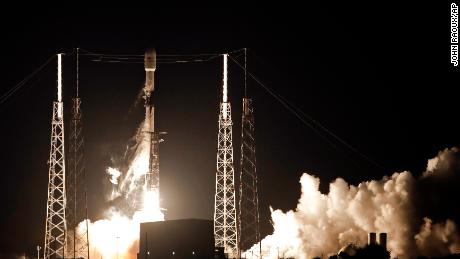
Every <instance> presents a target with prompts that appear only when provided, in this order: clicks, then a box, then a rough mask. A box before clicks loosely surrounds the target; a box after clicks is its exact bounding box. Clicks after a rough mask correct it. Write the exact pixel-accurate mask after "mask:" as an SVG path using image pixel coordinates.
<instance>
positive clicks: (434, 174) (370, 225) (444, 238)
mask: <svg viewBox="0 0 460 259" xmlns="http://www.w3.org/2000/svg"><path fill="white" fill-rule="evenodd" d="M459 164H460V152H459V149H458V148H452V149H446V150H443V151H441V152H439V154H438V156H436V157H435V158H433V159H430V160H429V161H428V166H427V170H426V172H425V173H423V175H422V177H420V178H419V179H415V178H414V177H413V176H412V174H411V173H410V172H407V171H406V172H401V173H394V174H393V175H391V176H385V177H383V178H382V179H380V180H373V181H366V182H362V183H360V184H359V185H358V186H353V185H349V184H348V183H347V182H345V180H343V179H341V178H338V179H336V180H335V181H334V182H332V183H331V184H330V185H329V193H328V194H322V193H321V192H320V191H319V178H317V177H315V176H313V175H311V174H307V173H304V174H303V175H302V177H301V178H300V183H301V188H302V195H301V197H300V199H299V202H298V204H297V208H296V209H295V210H290V211H287V212H283V211H281V210H273V209H271V211H272V223H273V228H274V231H273V234H272V235H269V236H267V237H266V238H265V239H264V240H263V241H262V253H263V255H264V258H267V257H268V258H277V256H278V253H279V254H280V255H283V256H284V257H295V258H312V257H314V256H321V255H332V254H336V253H337V252H338V251H339V250H340V248H341V247H343V246H345V245H348V244H349V243H354V244H356V245H358V246H364V245H365V244H366V242H367V233H369V232H386V233H388V249H389V251H390V252H391V256H392V257H396V256H397V257H399V258H409V257H413V256H416V255H420V254H423V255H428V256H441V255H446V254H450V253H460V236H459V234H458V232H457V230H456V224H455V221H454V220H452V219H449V217H453V218H456V219H457V220H458V215H459V214H460V213H457V211H458V208H456V207H458V206H457V205H454V204H452V197H450V199H448V197H447V196H445V195H452V193H455V189H454V186H458V184H460V181H459V180H458V179H459V177H458V176H459V174H460V166H459ZM440 179H442V180H443V181H445V185H444V186H443V187H444V188H447V189H444V190H443V191H442V192H441V194H439V190H438V189H437V188H436V186H435V185H437V184H439V183H440V182H441V181H440ZM430 188H431V189H430ZM449 188H450V189H449ZM435 189H436V190H437V192H438V195H437V196H434V197H437V199H439V200H443V201H444V202H446V203H448V204H449V206H446V208H445V209H446V210H444V212H443V213H437V214H436V215H437V221H438V222H436V223H434V224H433V222H432V221H431V220H430V219H429V218H425V219H423V218H424V217H428V216H430V213H427V211H433V209H432V208H436V207H439V204H437V203H435V202H436V201H437V200H435V202H432V201H431V202H430V200H427V198H426V195H427V194H430V193H431V192H428V193H427V191H433V192H434V190H435ZM457 222H458V221H457ZM258 253H259V249H258V244H256V245H254V246H253V247H252V248H251V249H250V250H249V251H246V252H245V255H246V256H247V257H248V258H251V255H254V258H259V255H258Z"/></svg>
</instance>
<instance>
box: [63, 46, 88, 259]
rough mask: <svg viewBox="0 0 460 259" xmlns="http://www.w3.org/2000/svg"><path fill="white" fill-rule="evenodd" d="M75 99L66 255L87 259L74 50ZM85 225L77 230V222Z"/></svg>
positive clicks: (68, 187) (71, 127)
mask: <svg viewBox="0 0 460 259" xmlns="http://www.w3.org/2000/svg"><path fill="white" fill-rule="evenodd" d="M76 57H77V66H76V70H77V71H76V72H77V78H76V97H75V98H72V110H71V115H72V118H71V120H70V137H69V153H68V169H69V170H68V172H69V173H68V175H67V178H66V181H67V182H66V188H67V215H66V217H67V218H66V219H67V229H68V232H67V241H68V242H67V251H68V252H67V254H68V256H71V257H72V258H89V240H88V239H89V237H88V221H87V219H88V207H87V197H86V173H85V165H84V160H83V159H84V156H83V148H84V138H83V127H82V126H83V125H82V122H83V121H82V113H81V99H80V97H79V88H78V87H79V86H78V81H79V80H78V75H79V73H78V72H79V71H78V49H77V56H76ZM83 221H84V223H83V224H82V225H80V227H78V224H79V223H80V222H83Z"/></svg>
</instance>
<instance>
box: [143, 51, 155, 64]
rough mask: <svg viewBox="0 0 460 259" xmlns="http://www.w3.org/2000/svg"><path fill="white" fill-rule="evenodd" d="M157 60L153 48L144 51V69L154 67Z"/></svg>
mask: <svg viewBox="0 0 460 259" xmlns="http://www.w3.org/2000/svg"><path fill="white" fill-rule="evenodd" d="M156 62H157V53H156V51H155V49H149V50H147V51H145V58H144V67H145V69H155V68H156Z"/></svg>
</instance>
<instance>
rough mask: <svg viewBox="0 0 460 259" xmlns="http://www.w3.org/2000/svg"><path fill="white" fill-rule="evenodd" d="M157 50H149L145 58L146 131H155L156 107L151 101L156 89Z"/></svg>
mask: <svg viewBox="0 0 460 259" xmlns="http://www.w3.org/2000/svg"><path fill="white" fill-rule="evenodd" d="M156 56H157V54H156V52H155V50H154V49H151V50H147V51H146V52H145V58H144V68H145V85H144V99H145V131H147V132H153V131H154V129H155V127H154V126H155V124H154V107H153V105H152V103H151V95H152V92H153V90H154V78H155V69H156V59H157V58H156Z"/></svg>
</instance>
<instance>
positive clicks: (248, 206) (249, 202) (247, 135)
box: [238, 98, 260, 251]
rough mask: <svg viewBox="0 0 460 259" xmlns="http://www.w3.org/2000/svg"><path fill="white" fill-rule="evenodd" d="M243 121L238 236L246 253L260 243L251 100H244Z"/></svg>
mask: <svg viewBox="0 0 460 259" xmlns="http://www.w3.org/2000/svg"><path fill="white" fill-rule="evenodd" d="M241 119H242V120H241V160H240V165H241V168H240V169H241V171H240V179H239V204H238V205H239V207H238V208H239V210H238V236H239V249H240V251H245V250H247V249H249V248H251V247H252V246H253V245H254V244H257V243H259V242H260V233H259V199H258V194H257V173H256V143H255V124H254V107H253V105H252V100H251V99H249V98H243V112H242V117H241Z"/></svg>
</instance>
